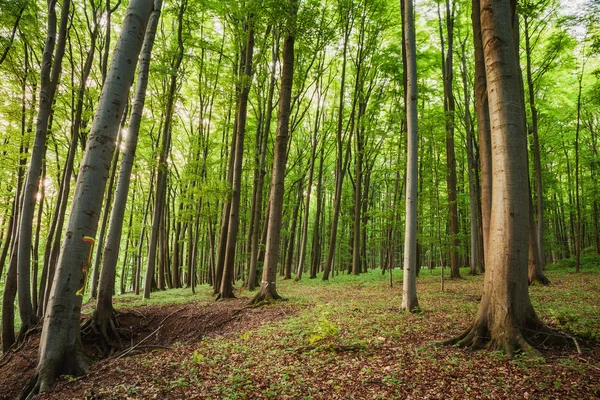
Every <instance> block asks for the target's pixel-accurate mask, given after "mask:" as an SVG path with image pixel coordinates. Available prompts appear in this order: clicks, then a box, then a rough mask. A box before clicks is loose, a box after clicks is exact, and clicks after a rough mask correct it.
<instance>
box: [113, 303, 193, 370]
mask: <svg viewBox="0 0 600 400" xmlns="http://www.w3.org/2000/svg"><path fill="white" fill-rule="evenodd" d="M184 308H185V307H182V308H180V309H178V310H175V311H173V312H172V313H171V314H169V315H167V316H166V317H164V318H163V320H162V321H160V323H159V324H158V328H156V329H155V330H154V331H153V332H152V333H151V334H149V335H148V336H146V337H145V338H143V339H142V340H140V341H139V342H138V343H137V344H136V345H134V346H131V347H130V348H128V349H127V350H125V351H124V352H122V353H121V354H120V355H118V356H117V357H115V360H118V359H120V358H122V357H124V356H126V355H127V354H129V353H131V352H132V351H133V350H134V349H136V348H138V347H139V346H140V345H141V344H142V343H144V342H145V341H146V340H148V339H149V338H150V337H151V336H152V335H154V334H155V333H156V332H158V331H159V330H160V328H162V327H163V323H164V322H165V321H166V320H167V318H169V317H170V316H171V315H173V314H175V313H177V312H179V311H181V310H183V309H184Z"/></svg>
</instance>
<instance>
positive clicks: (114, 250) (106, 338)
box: [82, 0, 162, 351]
mask: <svg viewBox="0 0 600 400" xmlns="http://www.w3.org/2000/svg"><path fill="white" fill-rule="evenodd" d="M161 8H162V0H155V1H154V10H153V11H152V14H151V15H150V18H149V21H148V26H147V27H146V32H145V35H144V44H143V47H142V51H141V56H140V64H139V69H138V78H137V84H136V90H135V96H134V99H133V105H132V109H131V118H130V120H129V129H128V131H127V136H126V137H125V151H124V152H123V159H122V161H121V165H120V169H119V178H118V181H117V188H116V192H115V196H114V202H113V207H112V211H111V214H110V224H109V229H108V233H107V238H106V245H105V246H104V252H103V253H102V268H101V271H100V283H99V289H98V300H97V302H96V310H95V311H94V313H93V315H92V317H91V318H90V319H89V322H87V323H86V325H84V327H83V328H82V331H85V330H86V329H87V328H91V330H92V331H93V332H100V335H98V336H99V337H98V338H97V339H98V341H99V342H100V344H101V345H103V346H104V350H105V351H107V350H109V346H108V345H109V344H110V343H111V340H114V339H118V338H119V333H118V331H117V329H116V328H117V324H116V321H115V319H114V308H113V305H112V298H113V292H114V287H115V276H116V268H117V261H118V258H119V249H120V246H121V235H122V232H123V220H124V217H125V210H126V207H127V200H128V194H129V185H130V182H131V172H132V170H133V163H134V160H135V153H136V149H137V142H138V137H139V132H140V124H141V121H142V115H143V111H144V103H145V101H146V88H147V86H148V76H149V70H150V60H151V59H152V47H153V46H154V38H155V36H156V28H157V26H158V21H159V19H160V13H161ZM134 196H135V194H134ZM132 201H133V200H132ZM132 216H133V213H131V216H130V220H129V224H130V227H131V218H132ZM129 234H131V230H130V231H129ZM129 234H128V238H129ZM127 244H129V241H127ZM126 254H127V252H126ZM123 272H124V269H123ZM123 275H124V273H122V274H121V291H122V292H123V291H124V288H123V286H124V285H123ZM109 328H110V330H109Z"/></svg>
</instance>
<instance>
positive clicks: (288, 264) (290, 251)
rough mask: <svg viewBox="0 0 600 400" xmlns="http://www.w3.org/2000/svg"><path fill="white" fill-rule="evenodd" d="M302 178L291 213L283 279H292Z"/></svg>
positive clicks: (301, 194) (301, 195)
mask: <svg viewBox="0 0 600 400" xmlns="http://www.w3.org/2000/svg"><path fill="white" fill-rule="evenodd" d="M302 180H303V179H302V178H301V179H300V181H298V194H297V199H296V202H295V203H296V204H295V205H294V212H293V213H292V222H291V225H290V236H289V241H288V244H287V256H286V259H285V267H284V274H285V275H284V277H283V279H292V263H293V258H294V247H295V244H296V225H297V224H298V212H299V211H300V205H301V204H302V197H303V192H302V189H303V186H304V185H303V182H302Z"/></svg>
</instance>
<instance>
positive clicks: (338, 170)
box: [323, 12, 354, 281]
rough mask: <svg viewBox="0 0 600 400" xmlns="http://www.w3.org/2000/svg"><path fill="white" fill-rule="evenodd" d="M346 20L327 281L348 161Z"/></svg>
mask: <svg viewBox="0 0 600 400" xmlns="http://www.w3.org/2000/svg"><path fill="white" fill-rule="evenodd" d="M346 16H347V19H345V21H344V22H345V23H344V47H343V53H342V54H343V55H342V72H341V77H340V98H339V105H338V117H337V133H336V135H337V159H336V161H335V195H334V200H333V203H334V204H333V207H334V211H333V220H332V221H331V235H330V237H329V250H328V251H327V259H326V261H325V268H324V271H323V280H324V281H326V280H329V274H330V273H331V270H332V268H333V259H334V257H335V246H336V243H337V229H338V223H339V218H340V209H341V204H342V188H343V184H344V173H345V169H346V168H345V166H346V165H345V164H346V162H347V160H348V159H349V153H350V146H349V145H348V146H346V154H345V156H344V155H343V154H344V150H343V140H342V131H343V125H344V104H345V102H344V97H345V93H344V90H345V84H346V63H347V55H348V45H349V43H348V42H349V40H350V33H351V32H352V24H353V21H354V20H353V18H352V15H351V13H350V12H348V13H347V15H346Z"/></svg>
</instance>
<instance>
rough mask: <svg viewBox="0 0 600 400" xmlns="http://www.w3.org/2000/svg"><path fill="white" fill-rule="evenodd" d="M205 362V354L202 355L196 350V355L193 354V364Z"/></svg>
mask: <svg viewBox="0 0 600 400" xmlns="http://www.w3.org/2000/svg"><path fill="white" fill-rule="evenodd" d="M204 360H206V357H205V356H204V354H201V353H200V352H199V351H198V350H194V353H193V354H192V360H191V361H192V363H194V364H200V363H202V362H203V361H204Z"/></svg>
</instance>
